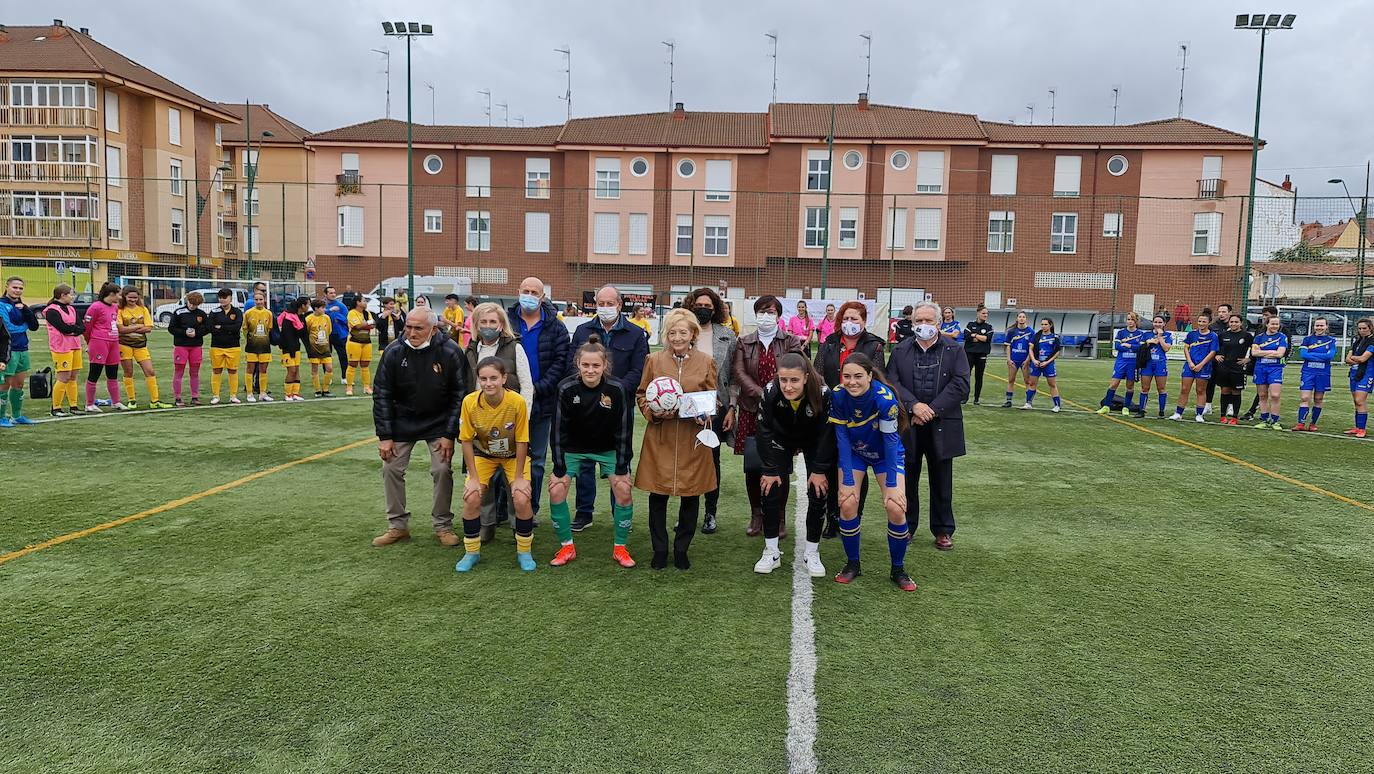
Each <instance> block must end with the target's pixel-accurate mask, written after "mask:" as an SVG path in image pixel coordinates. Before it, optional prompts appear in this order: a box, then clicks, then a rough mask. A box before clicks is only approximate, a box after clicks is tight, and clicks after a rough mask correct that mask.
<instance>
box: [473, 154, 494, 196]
mask: <svg viewBox="0 0 1374 774" xmlns="http://www.w3.org/2000/svg"><path fill="white" fill-rule="evenodd" d="M467 195H468V196H491V158H490V157H488V156H468V161H467Z"/></svg>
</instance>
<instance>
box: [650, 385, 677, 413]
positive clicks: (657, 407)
mask: <svg viewBox="0 0 1374 774" xmlns="http://www.w3.org/2000/svg"><path fill="white" fill-rule="evenodd" d="M681 397H682V385H681V384H678V381H677V380H676V379H674V378H672V377H671V376H660V377H658V378H657V379H655V380H653V381H652V382H649V386H648V387H645V388H644V405H646V406H648V407H649V410H650V411H654V412H658V413H660V414H662V413H664V412H667V411H672V410H673V409H675V408H677V404H678V400H679V399H680V398H681Z"/></svg>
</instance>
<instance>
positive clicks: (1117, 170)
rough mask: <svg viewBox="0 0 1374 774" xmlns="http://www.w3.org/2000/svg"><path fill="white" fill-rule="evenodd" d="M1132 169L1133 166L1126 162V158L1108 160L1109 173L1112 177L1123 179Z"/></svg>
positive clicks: (1113, 157)
mask: <svg viewBox="0 0 1374 774" xmlns="http://www.w3.org/2000/svg"><path fill="white" fill-rule="evenodd" d="M1130 168H1131V164H1130V162H1128V161H1126V157H1125V156H1120V155H1118V156H1112V157H1111V158H1109V159H1107V172H1109V173H1111V175H1112V177H1121V176H1122V175H1124V174H1126V170H1128V169H1130Z"/></svg>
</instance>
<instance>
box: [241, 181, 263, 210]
mask: <svg viewBox="0 0 1374 774" xmlns="http://www.w3.org/2000/svg"><path fill="white" fill-rule="evenodd" d="M261 198H262V189H261V188H253V189H252V190H249V189H248V188H244V189H243V213H244V214H245V215H247V214H248V213H250V212H251V213H253V214H254V215H260V214H262V210H261V202H260V201H259V200H260V199H261Z"/></svg>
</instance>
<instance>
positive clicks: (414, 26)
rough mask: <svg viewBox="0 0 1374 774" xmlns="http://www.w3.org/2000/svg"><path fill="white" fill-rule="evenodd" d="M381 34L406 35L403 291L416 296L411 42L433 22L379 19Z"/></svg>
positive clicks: (429, 29) (430, 30) (429, 30)
mask: <svg viewBox="0 0 1374 774" xmlns="http://www.w3.org/2000/svg"><path fill="white" fill-rule="evenodd" d="M382 34H384V35H389V36H391V37H395V38H405V39H406V266H407V268H406V277H407V282H406V292H407V293H408V294H409V296H410V297H411V298H414V297H415V166H414V164H415V158H414V157H415V143H414V139H413V138H414V132H415V122H414V120H413V118H412V115H413V113H412V111H413V108H414V103H413V101H412V98H411V81H410V43H411V41H412V40H414V39H415V38H417V37H427V36H431V35H433V34H434V25H432V24H421V23H420V22H403V21H398V22H386V21H384V22H382Z"/></svg>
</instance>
